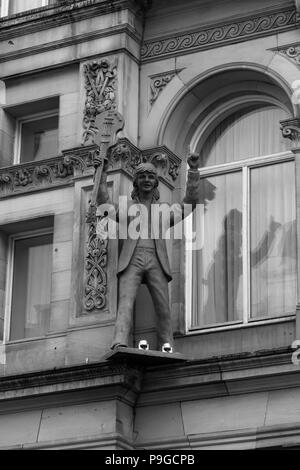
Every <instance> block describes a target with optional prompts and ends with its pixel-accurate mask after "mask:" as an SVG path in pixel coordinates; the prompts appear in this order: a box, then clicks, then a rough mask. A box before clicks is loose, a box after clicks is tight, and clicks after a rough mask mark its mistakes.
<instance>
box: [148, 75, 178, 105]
mask: <svg viewBox="0 0 300 470" xmlns="http://www.w3.org/2000/svg"><path fill="white" fill-rule="evenodd" d="M175 75H176V71H175V70H174V71H170V72H165V73H162V74H158V75H152V76H151V77H150V80H151V81H150V93H151V97H150V105H151V106H152V105H153V103H154V102H155V101H156V99H157V98H158V95H159V94H160V92H161V91H162V90H163V89H164V88H165V86H166V85H167V84H168V83H169V82H170V81H171V80H172V78H174V77H175Z"/></svg>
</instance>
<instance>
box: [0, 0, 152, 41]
mask: <svg viewBox="0 0 300 470" xmlns="http://www.w3.org/2000/svg"><path fill="white" fill-rule="evenodd" d="M146 3H147V2H146V1H143V0H114V1H113V2H112V1H111V0H76V1H70V0H65V1H64V2H63V3H61V4H59V5H55V4H54V5H49V6H47V7H43V8H38V9H35V10H30V11H25V12H22V13H19V14H17V15H13V16H10V17H5V18H0V41H2V40H8V39H11V38H14V37H19V36H24V35H25V34H31V33H35V32H38V31H44V30H45V29H47V28H53V27H57V26H61V25H65V24H69V23H70V22H75V21H80V20H84V19H88V18H93V17H95V16H99V15H104V14H109V13H112V12H115V11H119V10H124V9H129V10H131V11H133V12H134V13H137V12H138V11H140V10H143V9H145V8H147V4H146Z"/></svg>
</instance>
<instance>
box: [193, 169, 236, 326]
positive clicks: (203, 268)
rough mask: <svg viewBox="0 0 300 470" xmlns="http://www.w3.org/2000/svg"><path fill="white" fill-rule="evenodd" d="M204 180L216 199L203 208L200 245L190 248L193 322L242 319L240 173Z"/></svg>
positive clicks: (220, 321) (199, 323)
mask: <svg viewBox="0 0 300 470" xmlns="http://www.w3.org/2000/svg"><path fill="white" fill-rule="evenodd" d="M206 181H209V183H210V184H212V185H213V186H214V187H215V198H214V199H213V200H211V201H210V202H208V205H207V210H205V211H204V217H203V220H202V224H203V232H204V234H203V248H202V249H200V251H193V279H194V280H195V279H197V280H198V282H197V283H194V288H193V291H192V304H193V305H192V306H193V308H192V311H193V312H194V318H193V322H192V323H193V325H198V326H204V325H210V324H214V323H225V322H228V321H236V320H241V319H242V314H243V311H242V307H243V304H242V301H243V299H242V288H243V281H242V251H241V248H242V175H241V172H235V173H232V174H228V175H224V176H223V175H222V176H216V177H211V178H207V179H206ZM206 186H207V185H206ZM204 198H206V194H205V192H204Z"/></svg>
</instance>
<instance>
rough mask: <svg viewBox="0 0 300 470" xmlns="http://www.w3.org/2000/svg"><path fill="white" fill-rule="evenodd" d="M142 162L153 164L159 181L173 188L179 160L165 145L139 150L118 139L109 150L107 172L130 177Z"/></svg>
mask: <svg viewBox="0 0 300 470" xmlns="http://www.w3.org/2000/svg"><path fill="white" fill-rule="evenodd" d="M142 162H151V163H153V164H154V165H155V166H156V168H157V170H158V176H159V179H160V180H161V181H162V182H164V183H165V184H167V185H168V186H169V187H171V188H174V183H175V181H176V179H177V177H178V175H179V171H180V164H181V159H180V158H179V157H178V156H177V155H175V154H174V153H173V152H171V151H170V150H169V149H168V148H167V147H166V146H165V145H162V146H159V147H154V148H151V149H145V150H139V149H138V148H137V147H135V146H134V145H133V144H132V143H131V142H130V141H129V140H128V139H126V138H122V139H119V141H118V143H117V144H116V145H115V146H114V147H112V148H111V150H110V155H109V170H108V171H116V170H123V171H125V173H127V174H128V175H129V176H131V177H132V176H133V173H134V170H135V168H136V167H137V166H138V165H139V164H140V163H142Z"/></svg>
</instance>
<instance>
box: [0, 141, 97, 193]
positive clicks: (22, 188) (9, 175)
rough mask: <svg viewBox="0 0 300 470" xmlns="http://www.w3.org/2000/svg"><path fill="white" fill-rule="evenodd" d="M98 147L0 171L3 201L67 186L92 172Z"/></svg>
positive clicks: (72, 150)
mask: <svg viewBox="0 0 300 470" xmlns="http://www.w3.org/2000/svg"><path fill="white" fill-rule="evenodd" d="M95 150H96V148H95V146H89V147H85V148H84V149H83V148H75V149H70V150H67V151H63V152H62V153H63V155H62V156H59V157H54V158H49V159H47V160H40V161H39V162H29V163H23V164H20V165H14V166H11V167H8V168H0V198H2V197H7V196H11V195H14V194H19V193H25V192H31V191H38V190H41V189H47V188H48V187H53V186H59V185H65V184H68V183H69V182H70V181H72V179H73V177H74V176H76V175H81V174H84V173H86V174H88V173H90V171H91V169H92V166H93V159H94V153H95Z"/></svg>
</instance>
